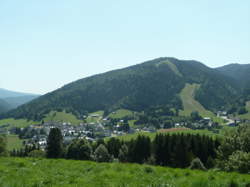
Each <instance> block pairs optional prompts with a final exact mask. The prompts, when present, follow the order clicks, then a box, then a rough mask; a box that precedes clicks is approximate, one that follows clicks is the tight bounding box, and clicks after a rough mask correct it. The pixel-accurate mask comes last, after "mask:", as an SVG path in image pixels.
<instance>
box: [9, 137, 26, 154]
mask: <svg viewBox="0 0 250 187" xmlns="http://www.w3.org/2000/svg"><path fill="white" fill-rule="evenodd" d="M7 142H8V143H7V149H8V150H9V151H12V150H13V149H20V148H21V147H22V145H23V144H22V142H23V141H22V140H21V139H19V138H18V136H17V135H7Z"/></svg>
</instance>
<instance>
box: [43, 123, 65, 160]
mask: <svg viewBox="0 0 250 187" xmlns="http://www.w3.org/2000/svg"><path fill="white" fill-rule="evenodd" d="M46 150H47V157H48V158H60V157H61V156H63V136H62V133H61V130H60V129H59V128H52V129H51V130H50V133H49V137H48V140H47V148H46Z"/></svg>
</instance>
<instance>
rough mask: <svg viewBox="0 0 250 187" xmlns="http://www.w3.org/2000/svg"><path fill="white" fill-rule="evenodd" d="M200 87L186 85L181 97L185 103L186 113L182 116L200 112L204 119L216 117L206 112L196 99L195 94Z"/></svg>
mask: <svg viewBox="0 0 250 187" xmlns="http://www.w3.org/2000/svg"><path fill="white" fill-rule="evenodd" d="M199 87H200V85H199V84H186V86H185V88H184V89H183V90H182V91H181V93H180V97H181V100H182V103H183V107H184V111H181V112H180V114H181V115H184V116H190V114H191V113H192V112H193V111H198V112H199V113H200V115H201V116H202V117H214V116H215V115H214V114H213V113H212V112H210V111H208V110H206V109H205V108H204V107H203V106H202V105H201V104H200V103H199V102H198V101H196V100H195V99H194V96H195V92H196V90H198V89H199Z"/></svg>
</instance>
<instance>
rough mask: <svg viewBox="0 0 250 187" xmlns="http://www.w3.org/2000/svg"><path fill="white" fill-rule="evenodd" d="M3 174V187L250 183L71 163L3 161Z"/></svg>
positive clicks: (241, 178)
mask: <svg viewBox="0 0 250 187" xmlns="http://www.w3.org/2000/svg"><path fill="white" fill-rule="evenodd" d="M0 172H1V175H0V186H4V187H14V186H15V187H23V186H25V187H31V186H53V187H66V186H74V187H78V186H79V187H80V186H84V187H118V186H121V187H145V186H152V187H154V186H155V187H159V186H171V187H173V186H176V187H191V186H192V187H202V186H213V187H227V186H232V184H238V185H239V186H242V187H243V186H246V184H249V183H250V179H249V176H248V175H241V174H237V173H224V172H215V171H208V172H202V171H196V170H194V171H191V170H188V169H171V168H164V167H153V166H147V165H137V164H120V163H94V162H87V161H71V160H46V159H20V158H0ZM230 184H231V185H230Z"/></svg>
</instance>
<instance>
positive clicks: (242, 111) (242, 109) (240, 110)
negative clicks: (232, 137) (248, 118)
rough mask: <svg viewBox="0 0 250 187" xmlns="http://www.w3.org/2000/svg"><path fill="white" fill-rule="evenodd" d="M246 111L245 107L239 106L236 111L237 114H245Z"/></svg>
mask: <svg viewBox="0 0 250 187" xmlns="http://www.w3.org/2000/svg"><path fill="white" fill-rule="evenodd" d="M247 112H248V111H247V109H246V108H245V107H241V108H240V109H239V111H238V114H239V115H241V114H246V113H247Z"/></svg>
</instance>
